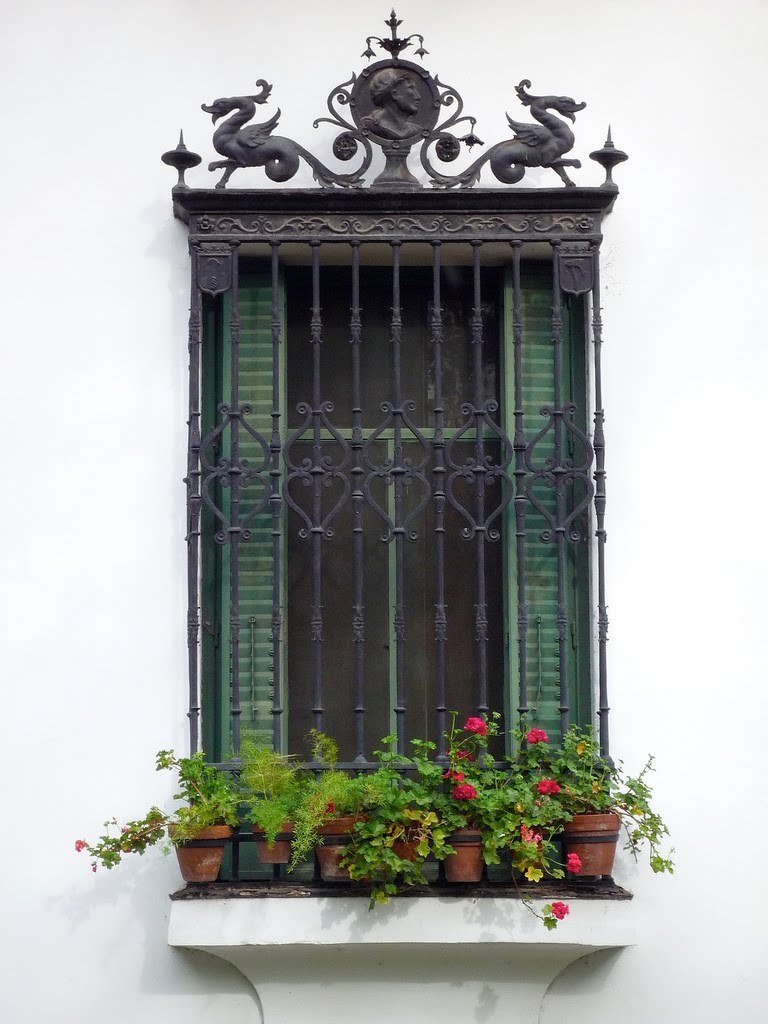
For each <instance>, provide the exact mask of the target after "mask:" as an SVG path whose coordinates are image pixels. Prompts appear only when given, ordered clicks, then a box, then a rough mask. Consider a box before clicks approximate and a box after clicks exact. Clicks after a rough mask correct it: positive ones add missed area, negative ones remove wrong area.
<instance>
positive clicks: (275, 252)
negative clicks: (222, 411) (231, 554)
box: [269, 242, 283, 751]
mask: <svg viewBox="0 0 768 1024" xmlns="http://www.w3.org/2000/svg"><path fill="white" fill-rule="evenodd" d="M271 255H272V436H271V438H270V442H269V450H270V454H271V457H272V458H271V469H270V478H271V481H272V489H271V492H270V499H269V501H270V506H271V509H272V746H273V747H274V749H275V750H277V751H282V735H283V734H282V714H283V698H282V682H283V681H282V672H281V663H280V641H281V632H282V625H283V620H282V612H281V575H282V564H281V562H282V550H281V549H282V509H283V500H282V494H281V487H280V343H281V337H280V332H281V329H282V321H281V316H280V312H281V311H280V264H279V243H278V242H273V243H272V247H271Z"/></svg>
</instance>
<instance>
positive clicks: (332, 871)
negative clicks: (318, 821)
mask: <svg viewBox="0 0 768 1024" xmlns="http://www.w3.org/2000/svg"><path fill="white" fill-rule="evenodd" d="M359 820H360V819H359V817H358V816H357V815H355V814H347V815H344V817H341V818H332V819H331V820H330V821H326V823H325V824H324V825H321V826H320V828H318V830H317V834H318V835H319V836H322V837H323V841H322V843H318V845H317V846H316V847H315V853H316V854H317V860H318V863H319V864H320V877H321V878H322V880H323V881H324V882H339V881H349V871H348V870H347V869H346V868H343V867H342V866H341V864H340V863H339V861H340V860H341V855H342V854H343V853H344V847H345V846H347V844H348V843H349V833H350V832H351V831H352V829H353V828H354V827H355V822H356V821H359Z"/></svg>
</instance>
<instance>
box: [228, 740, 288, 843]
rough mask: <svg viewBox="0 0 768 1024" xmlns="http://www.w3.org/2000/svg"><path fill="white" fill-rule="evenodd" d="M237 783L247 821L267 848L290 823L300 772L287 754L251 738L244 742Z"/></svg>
mask: <svg viewBox="0 0 768 1024" xmlns="http://www.w3.org/2000/svg"><path fill="white" fill-rule="evenodd" d="M241 757H242V769H241V771H240V781H241V784H242V786H243V795H242V799H243V803H244V804H245V806H246V808H247V814H248V817H249V819H250V821H252V822H253V824H254V825H256V826H257V827H258V828H260V829H261V830H262V831H263V832H264V837H265V839H266V841H267V843H269V844H270V845H271V844H273V843H274V842H275V840H276V838H277V835H278V833H279V832H281V831H282V829H283V826H284V825H286V824H287V823H288V822H292V821H293V819H294V817H295V815H296V808H297V805H298V802H299V799H300V796H301V789H302V782H303V778H302V772H301V771H300V769H299V766H298V765H297V764H296V762H295V761H294V760H293V759H292V758H291V757H290V756H288V755H285V754H278V753H277V752H276V751H274V750H272V748H271V747H265V746H263V745H262V744H259V743H257V742H256V741H255V740H253V739H251V738H250V737H248V738H246V739H244V740H243V745H242V750H241Z"/></svg>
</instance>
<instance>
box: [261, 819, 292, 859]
mask: <svg viewBox="0 0 768 1024" xmlns="http://www.w3.org/2000/svg"><path fill="white" fill-rule="evenodd" d="M253 834H254V835H255V836H256V837H257V839H256V853H257V854H258V857H259V860H260V861H261V863H262V864H287V863H288V861H289V860H290V859H291V839H292V838H293V822H292V821H284V822H283V824H282V825H281V826H280V831H279V832H278V833H277V838H276V839H275V841H274V843H271V844H270V843H268V842H267V840H266V839H265V838H261V839H259V838H258V837H259V836H262V837H263V836H264V832H263V830H262V829H261V828H260V827H259V826H258V825H254V826H253Z"/></svg>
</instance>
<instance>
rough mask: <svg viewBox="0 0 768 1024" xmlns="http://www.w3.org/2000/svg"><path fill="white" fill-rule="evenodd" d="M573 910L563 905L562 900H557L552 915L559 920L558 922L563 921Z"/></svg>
mask: <svg viewBox="0 0 768 1024" xmlns="http://www.w3.org/2000/svg"><path fill="white" fill-rule="evenodd" d="M570 912H571V908H570V907H569V906H568V904H567V903H561V902H560V900H555V902H554V903H553V904H552V915H553V916H554V917H556V918H557V920H558V921H562V920H563V918H564V917H565V916H566V915H567V914H570Z"/></svg>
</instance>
